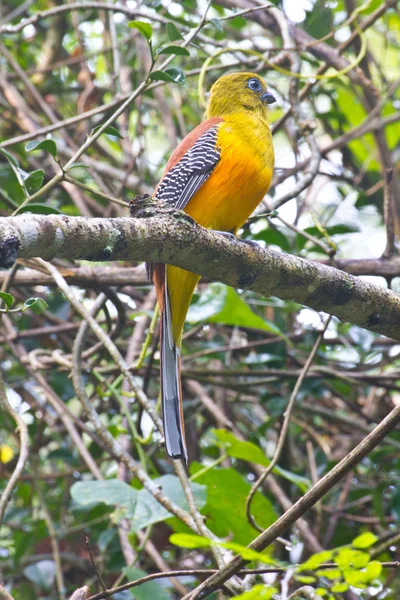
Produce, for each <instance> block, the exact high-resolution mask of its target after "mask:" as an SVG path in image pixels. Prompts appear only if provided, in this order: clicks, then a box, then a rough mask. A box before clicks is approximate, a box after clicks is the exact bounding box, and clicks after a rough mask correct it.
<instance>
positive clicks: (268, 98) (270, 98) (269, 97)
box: [261, 92, 276, 104]
mask: <svg viewBox="0 0 400 600" xmlns="http://www.w3.org/2000/svg"><path fill="white" fill-rule="evenodd" d="M261 100H262V101H263V102H265V103H266V104H273V103H274V102H276V98H275V96H274V95H273V94H271V92H264V94H262V96H261Z"/></svg>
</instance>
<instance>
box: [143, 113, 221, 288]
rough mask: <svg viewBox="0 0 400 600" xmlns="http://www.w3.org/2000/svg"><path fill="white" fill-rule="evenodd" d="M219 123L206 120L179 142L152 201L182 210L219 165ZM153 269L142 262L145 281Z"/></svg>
mask: <svg viewBox="0 0 400 600" xmlns="http://www.w3.org/2000/svg"><path fill="white" fill-rule="evenodd" d="M222 121H223V119H220V118H219V117H213V118H212V119H207V120H206V121H204V122H203V123H201V124H200V125H198V126H197V127H196V128H195V129H193V131H191V132H190V133H189V134H188V135H187V136H186V137H185V138H184V139H183V140H182V141H181V143H180V144H179V146H178V147H177V148H176V150H175V152H173V154H172V156H171V158H170V159H169V161H168V162H167V165H166V167H165V171H164V174H163V176H162V178H161V181H160V183H159V184H158V186H157V188H156V190H155V192H154V198H155V199H156V200H163V201H164V202H166V203H167V204H170V205H171V206H173V207H174V208H177V209H179V210H184V209H185V206H186V205H187V204H188V202H189V201H190V199H191V198H193V196H194V195H195V193H196V192H197V191H198V190H199V189H200V188H201V186H202V185H203V183H205V182H206V181H207V179H208V178H209V177H210V175H211V173H212V172H213V170H214V169H215V167H216V166H217V164H218V162H219V159H220V156H221V151H220V149H219V148H218V147H217V135H218V128H219V124H220V123H221V122H222ZM154 268H155V266H154V263H146V271H147V276H148V278H149V281H151V280H152V279H153V274H154Z"/></svg>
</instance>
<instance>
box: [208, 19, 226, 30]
mask: <svg viewBox="0 0 400 600" xmlns="http://www.w3.org/2000/svg"><path fill="white" fill-rule="evenodd" d="M208 22H209V23H212V24H213V25H214V27H216V28H217V29H218V31H220V32H221V33H223V32H224V26H223V25H222V21H220V20H219V19H208Z"/></svg>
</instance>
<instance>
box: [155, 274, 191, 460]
mask: <svg viewBox="0 0 400 600" xmlns="http://www.w3.org/2000/svg"><path fill="white" fill-rule="evenodd" d="M160 309H161V397H162V415H163V425H164V436H165V445H166V448H167V452H168V454H169V455H170V456H171V457H172V458H183V459H184V461H185V463H186V464H187V462H188V457H187V449H186V440H185V428H184V422H183V414H182V387H181V374H180V351H179V347H177V346H176V345H175V343H174V338H173V334H172V318H171V306H170V300H169V296H168V283H167V275H166V272H165V278H164V290H163V299H162V303H160Z"/></svg>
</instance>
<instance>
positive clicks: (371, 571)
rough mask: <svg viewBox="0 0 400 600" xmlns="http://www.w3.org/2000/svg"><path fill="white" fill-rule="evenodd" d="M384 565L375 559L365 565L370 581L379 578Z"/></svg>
mask: <svg viewBox="0 0 400 600" xmlns="http://www.w3.org/2000/svg"><path fill="white" fill-rule="evenodd" d="M382 569H383V567H382V565H381V563H380V562H378V561H376V560H373V561H371V562H370V563H368V564H367V566H366V567H365V572H366V574H367V579H368V581H372V580H373V579H377V578H378V577H379V576H380V574H381V573H382Z"/></svg>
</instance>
